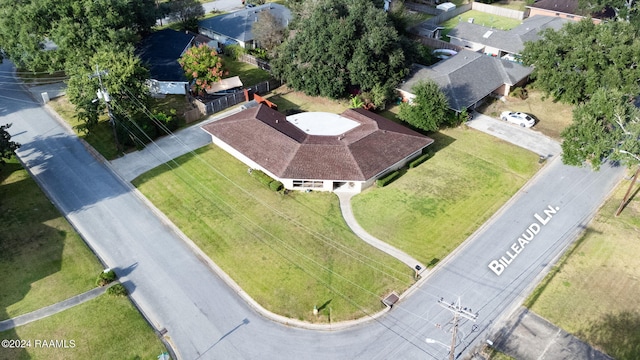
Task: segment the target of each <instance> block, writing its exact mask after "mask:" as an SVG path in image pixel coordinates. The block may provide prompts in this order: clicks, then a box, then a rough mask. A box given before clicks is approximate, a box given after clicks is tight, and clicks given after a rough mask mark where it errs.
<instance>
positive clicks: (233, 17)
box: [198, 3, 292, 49]
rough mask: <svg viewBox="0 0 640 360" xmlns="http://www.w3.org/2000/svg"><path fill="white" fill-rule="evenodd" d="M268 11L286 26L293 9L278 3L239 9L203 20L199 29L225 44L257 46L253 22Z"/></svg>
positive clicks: (245, 46)
mask: <svg viewBox="0 0 640 360" xmlns="http://www.w3.org/2000/svg"><path fill="white" fill-rule="evenodd" d="M263 11H268V12H270V13H271V14H272V15H273V16H274V17H275V18H277V19H279V20H280V21H281V23H282V24H283V25H284V26H287V25H288V24H289V21H291V18H292V17H291V11H289V9H287V8H286V7H285V6H282V5H280V4H277V3H267V4H264V5H260V6H256V7H252V8H248V9H243V10H238V11H236V12H232V13H229V14H223V15H218V16H214V17H212V18H208V19H204V20H201V21H200V22H199V23H198V31H199V32H200V33H201V34H203V35H206V36H208V37H210V38H212V39H214V40H216V41H218V42H219V43H220V44H223V45H230V44H235V43H237V44H239V45H240V46H242V47H243V48H245V49H252V48H255V47H256V45H255V42H254V34H253V33H252V32H251V28H252V27H253V24H254V23H255V22H256V21H258V16H259V15H260V13H261V12H263Z"/></svg>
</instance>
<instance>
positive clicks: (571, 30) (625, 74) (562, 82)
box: [522, 19, 640, 104]
mask: <svg viewBox="0 0 640 360" xmlns="http://www.w3.org/2000/svg"><path fill="white" fill-rule="evenodd" d="M638 35H639V33H638V31H637V30H636V29H635V28H634V27H633V26H632V25H631V24H630V23H628V22H619V21H614V22H606V23H602V24H599V25H595V24H593V22H592V21H591V20H590V19H584V20H582V21H579V22H575V23H573V22H572V23H567V24H566V25H565V26H563V27H562V28H561V29H560V30H559V31H554V30H553V29H547V30H545V31H544V32H543V33H542V39H541V40H539V41H536V42H528V43H526V44H525V48H524V51H523V53H522V59H523V61H524V63H525V64H527V65H531V66H533V72H532V74H531V77H532V79H534V80H535V84H536V86H537V87H539V88H541V89H542V90H543V91H545V92H546V93H547V94H549V95H551V96H552V97H553V98H555V99H556V100H560V101H562V102H566V103H571V104H578V103H582V102H584V101H587V100H588V99H589V98H590V97H591V95H592V94H594V93H595V92H596V91H597V90H598V89H599V88H608V89H619V90H620V91H621V92H622V94H625V95H636V94H638V93H640V66H638V65H639V64H638V62H639V61H640V59H639V58H638V56H639V54H640V37H639V36H638Z"/></svg>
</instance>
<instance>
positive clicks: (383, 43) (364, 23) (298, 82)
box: [271, 0, 407, 98]
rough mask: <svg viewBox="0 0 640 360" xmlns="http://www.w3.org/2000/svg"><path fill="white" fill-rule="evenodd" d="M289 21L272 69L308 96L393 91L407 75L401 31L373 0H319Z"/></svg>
mask: <svg viewBox="0 0 640 360" xmlns="http://www.w3.org/2000/svg"><path fill="white" fill-rule="evenodd" d="M305 6H308V7H307V8H306V9H305V11H303V12H301V13H300V14H299V16H300V17H299V18H298V19H297V21H295V22H294V23H293V24H291V25H290V28H291V32H292V34H293V35H292V36H290V37H289V38H288V39H287V40H285V42H284V43H283V44H282V46H281V47H280V48H279V49H278V52H277V55H276V58H275V59H274V60H273V61H272V62H271V66H272V73H273V74H274V75H275V76H276V77H279V78H281V79H283V80H285V81H286V82H287V84H288V85H289V86H291V87H292V88H294V89H296V90H301V91H304V92H305V93H307V94H309V95H321V96H326V97H330V98H339V97H343V96H344V95H345V94H346V93H347V90H348V88H349V87H357V88H359V89H360V90H362V91H370V90H372V89H374V87H376V86H378V87H380V86H382V87H384V88H387V89H393V87H395V86H396V85H397V84H398V82H399V81H400V80H401V79H402V78H403V77H404V76H405V75H406V73H407V64H406V61H405V60H406V59H405V56H404V52H403V50H402V48H401V46H400V42H399V35H398V32H397V31H396V30H395V28H394V27H393V24H392V23H391V22H390V21H389V19H388V18H387V14H386V13H384V12H383V11H382V10H380V9H378V8H376V7H375V6H374V4H373V3H372V2H371V1H365V0H363V1H349V0H318V1H315V2H310V3H308V4H307V3H305Z"/></svg>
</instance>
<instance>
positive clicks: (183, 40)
mask: <svg viewBox="0 0 640 360" xmlns="http://www.w3.org/2000/svg"><path fill="white" fill-rule="evenodd" d="M193 40H194V36H193V35H190V34H187V33H184V32H180V31H175V30H172V29H164V30H160V31H156V32H154V33H151V34H150V35H148V36H147V37H145V38H143V39H142V41H141V42H140V43H139V44H138V46H137V47H136V54H137V55H138V56H139V57H140V59H141V60H142V62H143V63H144V64H145V65H146V66H147V68H148V69H149V74H150V77H151V80H150V81H149V82H148V85H149V88H150V91H151V94H180V95H184V94H186V92H187V89H188V85H189V82H188V81H187V78H186V76H185V74H184V70H183V69H182V67H181V66H180V64H178V59H179V58H180V57H181V56H182V54H183V53H184V52H185V51H187V49H189V48H190V47H191V46H192V45H193Z"/></svg>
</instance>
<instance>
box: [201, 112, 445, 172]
mask: <svg viewBox="0 0 640 360" xmlns="http://www.w3.org/2000/svg"><path fill="white" fill-rule="evenodd" d="M341 116H343V117H345V118H348V119H351V120H354V121H357V122H358V123H360V125H359V126H357V127H355V128H354V129H352V130H350V131H348V132H346V133H345V134H343V135H340V136H318V135H308V134H306V133H305V132H303V131H302V130H300V129H299V128H298V127H296V126H295V125H293V124H291V123H290V122H288V121H286V117H285V116H284V115H283V114H281V113H279V112H277V111H276V110H273V109H270V108H269V107H267V106H264V105H259V106H258V107H255V108H250V109H247V110H244V111H241V112H239V113H237V114H234V115H231V116H229V117H226V118H224V119H221V120H218V121H215V122H212V123H210V124H207V125H205V126H203V129H204V130H205V131H207V132H208V133H210V134H211V135H213V136H215V137H216V138H218V139H220V140H221V141H223V142H225V143H226V144H228V145H229V146H231V147H232V148H234V149H236V150H237V151H239V152H241V153H242V154H244V155H245V156H247V157H248V158H250V159H251V160H253V161H255V162H256V163H258V164H260V166H262V167H264V168H265V169H267V170H268V171H270V172H271V173H273V174H274V175H276V176H278V177H279V178H285V179H314V180H320V179H327V180H342V181H366V180H368V179H371V178H373V177H374V176H376V175H378V174H380V173H381V172H383V171H385V170H386V169H388V168H389V167H390V166H392V165H394V164H395V163H397V162H399V161H401V160H403V159H404V158H406V157H407V156H409V155H411V154H412V153H414V152H416V151H418V150H420V149H422V148H424V147H426V146H428V145H429V144H431V143H432V142H433V140H432V139H430V138H428V137H426V136H424V135H421V134H419V133H417V132H415V131H413V130H411V129H408V128H406V127H404V126H402V125H399V124H396V123H394V122H392V121H390V120H388V119H386V118H384V117H382V116H380V115H377V114H374V113H371V112H369V111H367V110H364V109H349V110H346V111H345V112H343V113H342V114H341Z"/></svg>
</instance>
